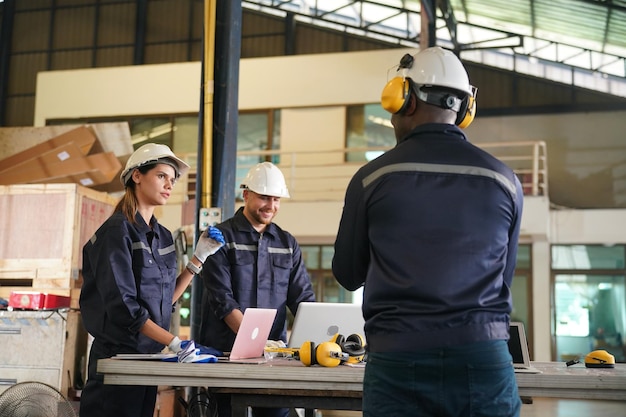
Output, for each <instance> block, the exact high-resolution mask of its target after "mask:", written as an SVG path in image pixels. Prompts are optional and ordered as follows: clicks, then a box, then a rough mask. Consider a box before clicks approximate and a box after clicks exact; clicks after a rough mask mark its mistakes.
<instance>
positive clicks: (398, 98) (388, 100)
mask: <svg viewBox="0 0 626 417" xmlns="http://www.w3.org/2000/svg"><path fill="white" fill-rule="evenodd" d="M410 93H411V83H410V81H409V80H407V79H406V78H404V77H394V78H392V79H391V80H390V81H389V82H388V83H387V85H385V87H384V88H383V92H382V94H381V96H380V104H381V105H382V106H383V109H385V110H387V111H388V112H389V113H392V114H395V113H400V112H401V111H403V110H404V109H405V108H406V106H407V105H408V103H409V101H410V100H409V99H410V97H411V94H410Z"/></svg>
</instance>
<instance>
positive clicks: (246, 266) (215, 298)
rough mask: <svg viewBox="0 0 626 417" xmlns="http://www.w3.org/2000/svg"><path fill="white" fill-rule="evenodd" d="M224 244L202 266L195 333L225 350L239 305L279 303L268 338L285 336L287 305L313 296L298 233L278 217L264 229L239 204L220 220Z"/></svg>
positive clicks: (274, 411) (275, 412)
mask: <svg viewBox="0 0 626 417" xmlns="http://www.w3.org/2000/svg"><path fill="white" fill-rule="evenodd" d="M217 228H218V229H220V230H221V231H222V234H223V235H224V239H225V240H226V245H225V246H224V247H222V248H221V249H220V250H219V251H218V252H217V253H215V254H214V255H213V256H210V257H209V258H207V260H206V262H205V263H204V267H203V268H202V281H203V282H204V292H203V297H202V323H201V326H200V331H199V337H196V338H195V339H196V340H197V341H198V342H199V343H201V344H203V345H205V346H211V347H214V348H217V349H219V350H222V351H230V350H231V349H232V346H233V343H234V342H235V336H236V335H235V333H234V332H233V331H232V330H231V329H230V328H229V327H228V326H227V325H226V323H225V322H224V318H225V317H226V316H227V315H228V314H229V313H231V312H232V311H233V310H235V309H239V310H241V311H242V312H243V311H245V309H246V308H248V307H257V308H275V309H276V310H277V312H276V319H275V320H274V325H273V326H272V330H271V331H270V335H269V337H268V339H269V340H283V341H285V342H286V341H287V308H289V310H290V311H291V312H292V313H293V314H294V315H295V314H296V311H297V309H298V305H299V304H300V303H301V302H303V301H315V294H314V292H313V287H312V285H311V279H310V277H309V274H308V273H307V271H306V267H305V265H304V261H303V259H302V253H301V252H300V247H299V245H298V243H297V242H296V239H295V238H294V237H293V236H292V235H291V234H290V233H289V232H287V231H285V230H283V229H281V228H280V227H279V226H277V225H276V224H274V223H271V224H270V225H268V227H267V228H266V230H265V231H264V232H263V233H262V234H261V233H259V232H257V231H256V230H255V229H254V228H253V227H252V225H251V224H250V222H249V221H248V220H247V219H246V217H245V216H244V214H243V208H239V210H237V212H236V213H235V215H234V216H233V217H231V218H230V219H228V220H226V221H224V222H223V223H221V224H219V225H217ZM217 405H218V413H219V416H220V417H229V416H230V414H231V413H230V396H229V395H219V396H218V397H217ZM253 412H254V416H255V417H277V416H286V415H288V413H289V409H286V408H260V407H254V408H253Z"/></svg>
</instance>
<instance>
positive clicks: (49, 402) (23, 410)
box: [0, 382, 78, 417]
mask: <svg viewBox="0 0 626 417" xmlns="http://www.w3.org/2000/svg"><path fill="white" fill-rule="evenodd" d="M0 417H78V416H77V414H76V411H74V407H72V404H71V403H70V402H69V401H68V400H67V399H66V398H65V397H64V396H63V394H61V393H60V392H59V391H58V390H57V389H56V388H53V387H51V386H50V385H48V384H44V383H42V382H20V383H18V384H15V385H12V386H10V387H9V388H8V389H7V390H6V391H4V392H3V393H2V394H0Z"/></svg>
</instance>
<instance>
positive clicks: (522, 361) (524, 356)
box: [509, 321, 541, 374]
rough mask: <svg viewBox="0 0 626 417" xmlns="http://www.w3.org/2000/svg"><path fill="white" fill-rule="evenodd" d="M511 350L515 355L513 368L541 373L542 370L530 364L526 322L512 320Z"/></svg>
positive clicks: (520, 371) (516, 370)
mask: <svg viewBox="0 0 626 417" xmlns="http://www.w3.org/2000/svg"><path fill="white" fill-rule="evenodd" d="M510 334H511V337H510V338H509V352H510V353H511V356H512V357H513V368H515V372H517V373H531V374H540V373H541V371H540V370H538V369H536V368H533V367H532V366H530V353H529V351H528V341H527V340H526V330H525V329H524V323H522V322H519V321H512V322H511V325H510Z"/></svg>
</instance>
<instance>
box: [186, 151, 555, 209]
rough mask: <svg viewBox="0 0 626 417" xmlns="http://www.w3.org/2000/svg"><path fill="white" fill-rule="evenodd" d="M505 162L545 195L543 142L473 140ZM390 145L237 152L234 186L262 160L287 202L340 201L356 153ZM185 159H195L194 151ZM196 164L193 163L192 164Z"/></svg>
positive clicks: (527, 186) (530, 189)
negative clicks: (283, 186)
mask: <svg viewBox="0 0 626 417" xmlns="http://www.w3.org/2000/svg"><path fill="white" fill-rule="evenodd" d="M476 146H478V147H480V148H482V149H484V150H486V151H487V152H489V153H491V154H492V155H494V156H495V157H497V158H498V159H500V160H501V161H503V162H504V163H506V164H507V165H508V166H509V167H511V169H512V170H513V171H514V172H515V173H516V174H517V176H518V178H519V179H520V181H521V183H522V187H523V189H524V195H527V196H547V195H548V166H547V154H546V144H545V142H543V141H518V142H494V143H476ZM389 149H390V147H366V148H341V149H324V150H299V151H240V152H237V175H236V179H235V182H236V187H238V186H239V184H240V183H241V181H242V180H243V178H244V176H245V174H246V173H247V171H248V169H249V168H250V167H251V166H253V165H254V164H256V163H257V162H259V161H262V160H270V161H272V162H274V163H276V164H277V165H278V166H279V167H280V169H281V170H282V171H283V174H284V175H285V179H286V181H287V186H288V187H289V193H290V194H291V199H290V201H320V202H321V201H343V199H344V196H345V191H346V188H347V186H348V183H349V182H350V179H351V178H352V176H353V175H354V173H355V172H356V171H357V170H358V169H359V168H360V167H361V166H363V165H364V164H365V163H366V161H364V160H361V161H351V160H352V159H355V155H363V154H365V153H369V152H385V151H387V150H389ZM186 159H187V160H189V161H191V160H192V159H193V160H195V154H187V155H186ZM194 165H195V164H194V163H192V166H194ZM190 174H191V175H190V182H191V185H192V186H190V187H189V193H190V195H189V197H190V198H193V193H194V191H193V189H194V187H193V181H194V178H195V171H194V170H193V168H192V172H191V173H190Z"/></svg>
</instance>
